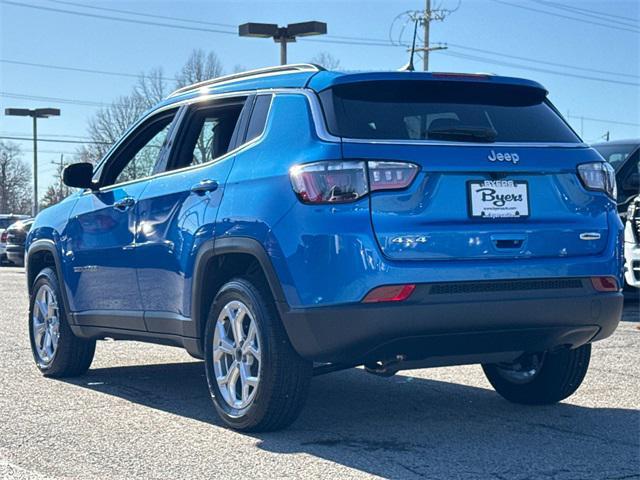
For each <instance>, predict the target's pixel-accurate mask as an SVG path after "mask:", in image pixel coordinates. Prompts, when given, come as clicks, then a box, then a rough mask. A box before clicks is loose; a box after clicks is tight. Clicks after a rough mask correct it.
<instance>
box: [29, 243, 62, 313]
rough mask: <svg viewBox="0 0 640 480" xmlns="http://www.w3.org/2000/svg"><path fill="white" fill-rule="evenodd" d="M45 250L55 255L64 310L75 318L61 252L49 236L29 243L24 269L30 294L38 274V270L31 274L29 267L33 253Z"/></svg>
mask: <svg viewBox="0 0 640 480" xmlns="http://www.w3.org/2000/svg"><path fill="white" fill-rule="evenodd" d="M43 251H45V252H48V253H50V254H51V256H52V257H53V262H54V264H55V265H54V270H55V272H56V276H57V277H58V283H59V285H58V288H59V289H60V292H61V293H62V302H63V304H64V311H65V312H66V313H67V315H68V318H69V319H71V318H73V315H71V310H70V309H69V299H68V298H67V289H66V287H65V283H64V277H63V275H62V261H61V260H60V253H59V252H58V249H57V248H56V243H55V242H54V241H53V240H51V239H49V238H40V239H38V240H35V241H34V242H32V243H31V245H29V249H28V250H27V252H26V255H25V262H24V270H25V275H26V277H27V291H28V292H29V296H31V294H32V293H33V282H34V281H35V279H36V276H37V272H36V273H35V274H34V275H32V274H31V271H30V269H29V264H30V263H31V262H30V259H31V257H32V256H33V254H35V253H38V252H43Z"/></svg>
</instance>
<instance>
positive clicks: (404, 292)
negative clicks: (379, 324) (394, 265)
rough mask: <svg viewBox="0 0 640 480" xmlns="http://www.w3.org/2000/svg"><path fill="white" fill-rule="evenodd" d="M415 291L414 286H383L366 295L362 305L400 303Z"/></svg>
mask: <svg viewBox="0 0 640 480" xmlns="http://www.w3.org/2000/svg"><path fill="white" fill-rule="evenodd" d="M415 289H416V286H415V284H407V285H385V286H384V287H378V288H374V289H373V290H371V291H370V292H369V293H367V295H366V296H365V297H364V298H363V299H362V303H379V302H402V301H403V300H406V299H407V298H409V297H410V296H411V294H412V293H413V291H414V290H415Z"/></svg>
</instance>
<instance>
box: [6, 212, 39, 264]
mask: <svg viewBox="0 0 640 480" xmlns="http://www.w3.org/2000/svg"><path fill="white" fill-rule="evenodd" d="M31 225H33V219H32V218H30V219H28V220H20V221H18V222H16V223H14V224H13V225H11V226H10V227H9V228H7V231H6V236H7V246H6V255H7V260H9V261H10V262H11V263H13V264H14V265H17V266H18V267H23V266H24V242H25V240H26V239H27V234H28V233H29V230H31Z"/></svg>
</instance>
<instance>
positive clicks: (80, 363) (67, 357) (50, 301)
mask: <svg viewBox="0 0 640 480" xmlns="http://www.w3.org/2000/svg"><path fill="white" fill-rule="evenodd" d="M58 285H59V284H58V278H57V276H56V274H55V272H54V271H53V270H52V269H51V268H45V269H44V270H42V271H41V272H40V273H39V274H38V276H37V277H36V281H35V283H34V284H33V289H32V294H31V299H30V302H29V337H30V340H31V351H32V353H33V358H34V359H35V361H36V365H37V366H38V369H39V370H40V371H41V372H42V374H43V375H45V376H47V377H73V376H77V375H82V374H83V373H85V372H86V371H87V370H88V369H89V366H90V365H91V362H92V360H93V355H94V352H95V348H96V342H95V340H84V339H81V338H78V337H76V336H75V335H74V334H73V332H72V331H71V328H70V327H69V323H68V322H67V316H66V312H65V310H64V305H63V303H62V297H61V296H60V290H59V287H58Z"/></svg>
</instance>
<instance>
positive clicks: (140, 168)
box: [101, 110, 176, 186]
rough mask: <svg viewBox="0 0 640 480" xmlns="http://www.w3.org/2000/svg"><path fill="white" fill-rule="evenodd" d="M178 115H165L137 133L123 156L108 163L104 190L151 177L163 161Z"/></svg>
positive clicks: (133, 134) (129, 142) (121, 152)
mask: <svg viewBox="0 0 640 480" xmlns="http://www.w3.org/2000/svg"><path fill="white" fill-rule="evenodd" d="M175 114H176V111H175V110H174V111H171V112H168V113H167V112H163V113H162V114H160V115H158V116H157V117H154V118H152V119H150V120H149V121H148V122H147V123H145V124H144V125H143V126H141V127H140V128H139V129H137V130H136V131H134V132H133V133H132V134H131V135H130V137H129V139H128V141H127V143H126V144H125V145H124V147H123V149H122V150H121V151H120V152H116V154H115V155H114V157H113V159H111V160H109V162H108V164H107V165H106V169H105V172H104V175H103V179H102V182H101V183H102V186H108V185H114V184H118V183H123V182H129V181H132V180H138V179H141V178H146V177H149V176H151V175H152V174H153V172H154V168H155V166H156V164H157V163H158V161H159V160H160V159H161V153H162V148H163V147H164V144H165V141H166V140H167V136H168V134H169V131H170V129H171V124H172V121H173V119H174V117H175Z"/></svg>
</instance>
